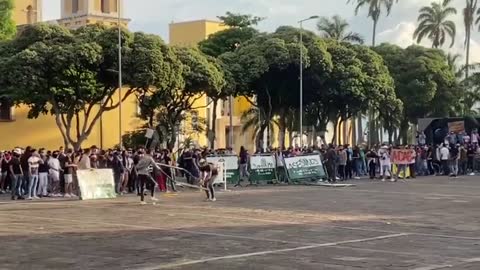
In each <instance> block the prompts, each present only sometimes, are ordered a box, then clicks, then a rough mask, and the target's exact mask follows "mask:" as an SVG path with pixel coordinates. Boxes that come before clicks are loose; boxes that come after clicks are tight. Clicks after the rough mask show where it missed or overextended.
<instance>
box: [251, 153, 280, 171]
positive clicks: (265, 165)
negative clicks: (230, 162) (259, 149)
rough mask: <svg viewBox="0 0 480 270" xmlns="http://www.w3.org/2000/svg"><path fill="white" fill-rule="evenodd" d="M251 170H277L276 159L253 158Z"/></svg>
mask: <svg viewBox="0 0 480 270" xmlns="http://www.w3.org/2000/svg"><path fill="white" fill-rule="evenodd" d="M250 168H251V169H252V170H259V169H275V168H276V166H275V157H274V156H251V157H250Z"/></svg>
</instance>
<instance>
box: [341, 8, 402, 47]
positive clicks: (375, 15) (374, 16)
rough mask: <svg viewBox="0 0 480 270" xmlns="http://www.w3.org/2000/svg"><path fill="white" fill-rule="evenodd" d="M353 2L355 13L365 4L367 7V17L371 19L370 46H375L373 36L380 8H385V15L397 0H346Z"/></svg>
mask: <svg viewBox="0 0 480 270" xmlns="http://www.w3.org/2000/svg"><path fill="white" fill-rule="evenodd" d="M351 2H355V3H356V8H355V15H357V14H358V11H359V10H360V9H361V8H362V7H365V6H367V7H368V15H367V16H368V17H370V18H371V19H372V21H373V32H372V46H375V44H376V42H375V38H376V36H377V25H378V21H379V20H380V15H381V14H382V10H383V9H385V11H386V14H387V16H388V15H390V11H391V10H392V7H393V4H394V3H395V2H398V0H396V1H395V0H348V3H351Z"/></svg>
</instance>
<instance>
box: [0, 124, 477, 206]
mask: <svg viewBox="0 0 480 270" xmlns="http://www.w3.org/2000/svg"><path fill="white" fill-rule="evenodd" d="M479 142H480V136H479V135H478V132H476V131H474V132H473V133H472V135H471V136H469V135H467V134H466V133H459V134H454V133H449V134H448V135H447V136H446V137H445V141H444V143H443V144H438V145H427V144H426V143H425V136H424V134H423V133H419V135H418V136H417V144H416V145H409V146H393V145H387V144H383V145H381V146H378V147H377V146H373V147H371V148H368V147H367V146H366V145H358V146H350V145H348V144H346V145H338V146H336V145H333V144H330V145H322V146H321V147H290V148H288V149H285V150H280V149H266V150H264V149H259V150H257V151H256V152H255V154H266V153H270V154H272V155H275V158H276V163H277V164H276V167H277V171H278V172H279V177H280V178H281V179H279V180H280V181H285V182H286V181H288V177H287V176H286V175H284V174H283V175H282V174H281V173H280V172H284V171H285V168H284V158H286V157H293V156H301V155H312V154H318V155H320V156H321V158H322V160H323V164H324V168H325V170H326V172H327V177H328V179H326V180H328V181H330V182H336V181H347V180H351V179H360V178H361V177H367V176H368V177H370V179H381V180H383V181H386V180H387V179H390V180H391V181H396V179H398V178H399V177H403V178H407V177H410V178H415V177H417V176H428V175H450V176H452V177H457V176H458V175H467V174H470V175H474V174H475V173H476V172H479V171H480V147H479ZM395 149H402V150H409V151H407V153H408V155H409V157H407V159H406V160H407V162H402V163H397V164H396V162H395V160H394V157H393V156H392V155H393V152H394V150H395ZM404 152H405V151H404ZM215 155H230V156H237V157H238V165H239V174H240V179H241V180H245V179H247V180H248V178H249V172H248V168H249V156H250V154H249V152H248V151H247V150H246V148H244V147H243V146H242V147H241V148H240V151H239V153H238V154H237V153H236V152H235V151H234V150H233V149H232V148H228V149H220V150H211V149H208V148H201V149H200V148H197V149H194V148H192V149H184V150H179V151H178V152H177V153H174V154H173V153H171V152H170V151H169V150H168V149H156V150H149V149H144V148H143V147H140V148H138V149H136V150H133V149H125V150H120V149H116V150H114V149H109V150H102V149H98V148H97V147H96V146H92V147H90V148H88V149H84V150H79V151H73V150H72V149H67V150H64V149H63V147H60V148H59V149H58V150H54V151H47V150H46V149H38V150H37V149H33V148H31V147H27V148H25V149H21V148H15V149H14V150H12V151H3V152H0V164H1V166H0V194H5V193H9V194H10V195H11V199H12V200H17V199H19V200H23V199H27V200H35V199H39V198H41V197H67V198H71V197H73V198H75V197H77V196H79V192H78V185H77V183H76V182H77V179H76V171H77V170H85V169H91V168H93V169H95V168H96V169H107V168H108V169H111V170H112V172H113V176H114V182H115V192H116V193H117V194H119V195H122V194H126V193H137V194H138V195H139V196H140V197H141V201H142V202H144V195H145V193H146V191H145V189H147V190H148V191H149V192H150V194H151V198H152V200H153V201H156V199H155V197H154V192H155V189H156V188H157V189H159V190H160V191H161V192H173V193H175V192H176V191H177V190H176V183H175V179H176V177H177V176H182V177H185V178H186V181H187V183H188V184H190V185H199V184H200V185H203V188H204V189H205V191H206V195H207V199H208V200H210V201H214V200H215V193H214V190H213V181H211V179H212V178H213V177H214V176H215V175H216V174H217V173H218V172H216V168H215V167H213V166H212V164H209V163H208V162H207V161H206V159H207V157H209V156H215ZM403 159H404V160H405V157H403ZM177 167H178V168H180V169H178V168H177ZM407 172H408V173H407Z"/></svg>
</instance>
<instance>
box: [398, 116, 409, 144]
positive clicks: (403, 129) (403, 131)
mask: <svg viewBox="0 0 480 270" xmlns="http://www.w3.org/2000/svg"><path fill="white" fill-rule="evenodd" d="M400 138H401V140H402V141H401V143H403V144H406V143H407V141H408V120H406V119H404V120H402V123H401V124H400Z"/></svg>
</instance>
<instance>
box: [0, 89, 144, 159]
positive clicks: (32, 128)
mask: <svg viewBox="0 0 480 270" xmlns="http://www.w3.org/2000/svg"><path fill="white" fill-rule="evenodd" d="M117 97H118V95H115V98H116V100H118V98H117ZM137 108H138V103H137V100H136V98H135V96H130V97H129V98H128V99H127V100H126V101H125V102H123V103H122V119H123V121H122V122H123V132H122V133H123V134H125V133H126V132H128V131H134V130H136V129H137V128H139V127H141V126H142V124H143V122H142V121H141V120H140V119H139V118H137ZM28 110H29V109H28V107H27V106H23V105H22V106H19V107H16V108H14V120H13V121H10V122H0V130H1V132H2V139H1V140H0V150H2V149H12V148H14V147H17V146H21V147H25V146H28V145H30V146H34V147H37V148H40V147H45V148H48V149H57V148H58V147H59V146H61V145H63V138H62V135H61V133H60V130H59V129H58V127H57V125H56V123H55V118H54V117H53V116H51V115H42V116H40V117H39V118H37V119H28ZM93 113H95V111H94V112H93ZM92 115H93V114H92ZM119 117H120V116H119V110H118V109H117V110H112V111H110V112H105V113H104V114H103V117H102V119H103V121H102V123H103V128H102V129H101V125H100V122H97V124H96V125H95V127H94V128H93V131H92V133H91V134H90V136H89V138H88V140H87V141H86V142H85V143H84V144H83V147H89V146H91V145H97V146H101V145H103V146H104V147H105V148H111V147H114V146H115V145H118V143H119V137H120V136H119ZM72 132H73V130H72Z"/></svg>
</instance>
